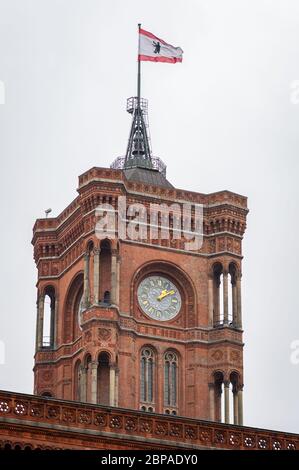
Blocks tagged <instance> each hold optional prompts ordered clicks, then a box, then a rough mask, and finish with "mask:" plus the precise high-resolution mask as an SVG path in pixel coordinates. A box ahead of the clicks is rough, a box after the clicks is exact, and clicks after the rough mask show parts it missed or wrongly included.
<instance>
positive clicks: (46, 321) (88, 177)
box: [32, 99, 248, 424]
mask: <svg viewBox="0 0 299 470" xmlns="http://www.w3.org/2000/svg"><path fill="white" fill-rule="evenodd" d="M128 111H129V112H130V113H132V115H133V122H132V128H131V133H130V139H129V144H128V149H127V153H126V157H124V158H120V159H117V161H116V163H115V164H113V165H112V167H111V168H92V169H90V170H89V171H87V172H86V173H84V174H83V175H81V176H80V177H79V188H78V196H77V197H76V198H75V199H74V200H73V202H72V203H71V204H70V205H69V206H68V207H67V208H66V209H65V210H64V211H63V212H62V213H61V214H60V215H59V216H58V217H55V218H45V219H38V220H37V221H36V223H35V225H34V229H33V231H34V235H33V241H32V243H33V245H34V257H35V261H36V264H37V268H38V282H37V289H38V299H37V332H36V354H35V366H34V374H35V385H34V393H35V394H38V395H45V396H47V395H48V396H53V397H56V398H63V399H67V400H77V401H81V402H91V403H100V404H107V405H110V406H119V407H123V408H132V409H142V410H144V411H148V412H156V413H167V414H178V415H182V416H189V417H194V418H200V419H210V420H213V421H214V420H216V421H221V420H222V421H225V422H227V423H228V422H234V423H236V424H242V420H243V417H242V416H243V411H242V389H243V358H242V352H243V341H242V316H241V273H242V269H241V260H242V248H241V246H242V237H243V234H244V231H245V225H246V215H247V212H248V211H247V200H246V198H245V197H243V196H240V195H237V194H234V193H232V192H229V191H221V192H217V193H212V194H202V193H194V192H190V191H187V190H186V191H185V190H180V189H176V188H174V187H173V186H172V185H171V184H170V183H169V181H168V180H167V179H166V177H165V167H164V166H163V164H162V162H161V161H160V160H159V159H157V158H154V157H152V154H151V149H150V142H149V139H148V133H147V120H146V102H145V101H143V100H141V106H140V107H139V106H138V104H137V101H136V99H131V100H129V101H128ZM120 196H122V197H125V198H126V202H125V204H126V210H125V211H120V203H119V201H120V199H119V198H120ZM162 203H163V204H164V205H163V206H160V207H159V208H157V204H162ZM186 203H191V204H193V205H194V204H200V205H202V206H203V227H202V230H203V241H202V246H201V247H200V248H199V249H197V250H189V251H188V250H186V249H185V247H186V244H185V242H186V239H185V238H184V237H181V238H180V237H177V236H176V235H175V234H176V233H177V231H178V229H177V227H178V225H177V221H178V220H179V219H178V217H179V212H180V210H181V208H182V207H183V205H184V204H186ZM103 204H106V206H105V207H106V212H105V214H106V216H107V214H108V215H109V214H112V215H111V217H112V218H111V219H110V218H109V224H108V228H109V230H107V231H106V234H105V235H103V236H102V237H99V233H98V230H97V227H98V226H97V222H98V221H99V220H100V219H99V209H98V208H99V206H100V207H102V206H103ZM132 204H138V205H140V204H142V207H143V209H142V210H141V213H142V214H143V222H142V224H140V225H139V233H141V231H142V237H141V238H142V239H132V237H131V238H130V237H126V236H123V234H122V236H120V221H121V222H122V224H123V225H122V227H125V230H127V228H128V227H129V226H130V223H131V222H132V220H133V219H132V214H133V213H132V211H131V210H130V207H132ZM153 204H154V205H155V206H154V207H155V211H156V212H155V217H156V218H155V219H154V222H153V220H152V219H151V218H150V216H149V214H150V213H151V212H150V205H153ZM170 205H174V206H172V209H171V210H169V206H170ZM137 207H139V208H140V207H141V206H137ZM173 207H174V209H173ZM107 210H108V212H107ZM109 211H110V212H109ZM114 211H115V212H114ZM142 211H143V212H142ZM144 211H145V215H144ZM192 214H193V215H192V220H191V225H190V230H191V229H192V228H193V229H194V226H195V221H194V217H195V216H194V211H193V212H192ZM114 216H116V218H115V220H116V224H115V230H114V223H113V217H114ZM109 217H110V216H109ZM141 226H142V227H141ZM153 226H154V227H155V228H156V229H157V237H156V238H154V237H152V234H151V228H152V227H153ZM165 227H168V228H169V235H170V236H169V238H168V239H167V238H166V237H164V236H163V233H164V232H163V231H165ZM106 228H107V227H106ZM141 229H142V230H141ZM122 230H123V228H122Z"/></svg>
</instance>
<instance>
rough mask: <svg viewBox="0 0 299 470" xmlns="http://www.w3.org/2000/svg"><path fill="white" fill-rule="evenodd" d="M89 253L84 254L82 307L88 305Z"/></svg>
mask: <svg viewBox="0 0 299 470" xmlns="http://www.w3.org/2000/svg"><path fill="white" fill-rule="evenodd" d="M89 258H90V256H89V253H85V255H84V286H83V299H84V307H88V305H89Z"/></svg>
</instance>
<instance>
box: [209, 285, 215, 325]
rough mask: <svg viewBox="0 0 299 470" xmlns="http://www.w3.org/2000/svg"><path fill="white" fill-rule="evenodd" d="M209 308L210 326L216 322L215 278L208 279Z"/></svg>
mask: <svg viewBox="0 0 299 470" xmlns="http://www.w3.org/2000/svg"><path fill="white" fill-rule="evenodd" d="M208 309H209V326H213V324H214V318H213V317H214V314H213V310H214V309H213V279H208Z"/></svg>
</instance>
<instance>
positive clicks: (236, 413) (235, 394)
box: [233, 390, 239, 424]
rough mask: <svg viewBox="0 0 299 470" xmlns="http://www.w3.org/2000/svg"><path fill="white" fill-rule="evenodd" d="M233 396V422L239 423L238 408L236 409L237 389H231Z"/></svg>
mask: <svg viewBox="0 0 299 470" xmlns="http://www.w3.org/2000/svg"><path fill="white" fill-rule="evenodd" d="M233 397H234V424H239V409H238V391H237V390H234V391H233Z"/></svg>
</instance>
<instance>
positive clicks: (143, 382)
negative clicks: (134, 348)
mask: <svg viewBox="0 0 299 470" xmlns="http://www.w3.org/2000/svg"><path fill="white" fill-rule="evenodd" d="M140 399H141V401H142V402H144V403H152V402H153V401H154V352H153V350H152V349H151V348H143V349H142V351H141V358H140Z"/></svg>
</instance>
